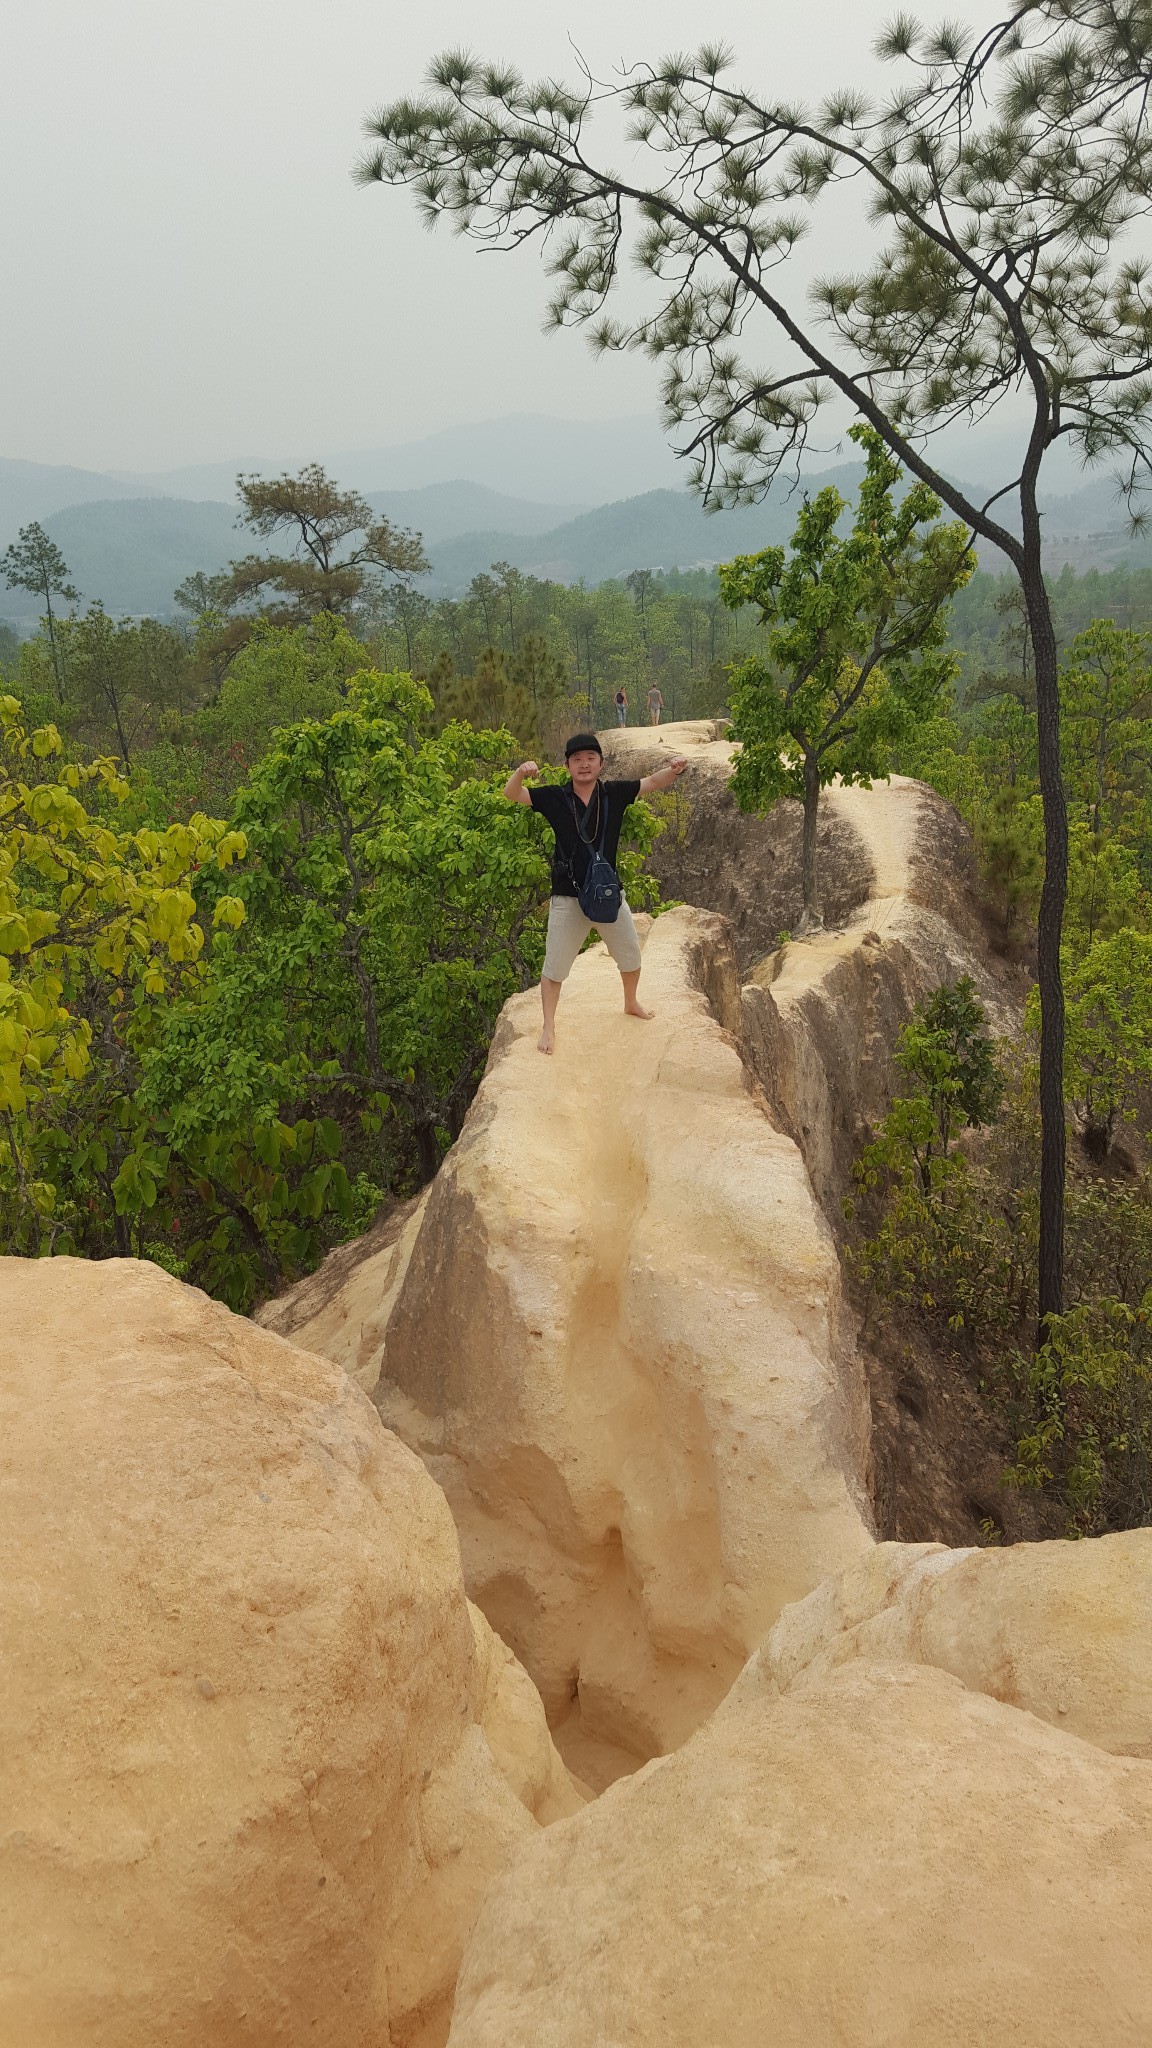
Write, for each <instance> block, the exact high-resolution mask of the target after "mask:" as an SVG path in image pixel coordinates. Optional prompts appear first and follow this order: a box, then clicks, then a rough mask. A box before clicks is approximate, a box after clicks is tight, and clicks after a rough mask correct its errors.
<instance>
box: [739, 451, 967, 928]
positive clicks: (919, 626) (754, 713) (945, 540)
mask: <svg viewBox="0 0 1152 2048" xmlns="http://www.w3.org/2000/svg"><path fill="white" fill-rule="evenodd" d="M851 432H852V435H853V438H854V439H855V440H857V441H859V442H860V443H861V445H862V446H863V448H864V449H865V451H866V454H867V458H868V468H867V473H866V475H865V478H864V481H863V483H862V484H861V486H860V498H859V503H858V506H857V510H856V518H855V520H854V522H853V525H852V530H851V532H850V533H848V534H846V535H844V536H841V535H840V534H839V533H838V532H837V527H838V524H839V521H840V517H841V514H842V513H843V512H844V510H845V502H844V499H843V498H842V497H841V496H840V493H839V491H837V490H833V489H831V488H829V489H826V490H823V491H821V492H820V493H819V495H818V496H817V497H816V498H814V499H813V500H812V502H811V503H810V504H805V506H804V507H803V510H802V511H801V513H800V517H799V519H798V520H797V522H796V531H795V533H794V535H793V537H792V542H791V547H790V550H789V552H788V553H786V552H785V550H784V549H783V548H766V549H765V550H764V552H763V553H762V554H758V555H741V556H738V557H737V559H736V560H735V561H734V562H728V563H726V564H725V565H724V566H723V567H722V568H721V570H720V588H721V591H722V593H723V596H724V601H725V603H726V604H728V605H731V606H732V607H733V608H734V609H735V608H736V607H737V606H739V605H743V604H752V605H755V606H756V607H757V609H758V610H759V613H760V616H761V619H762V620H763V622H764V624H765V625H766V626H767V628H768V651H769V656H770V661H769V662H768V663H765V662H764V661H762V660H761V659H760V658H759V656H756V655H754V656H753V657H752V659H751V660H750V661H747V662H745V663H744V665H743V667H742V668H740V669H739V670H738V671H737V674H736V686H735V691H734V694H733V698H732V709H733V713H734V718H735V725H734V734H733V736H734V737H735V738H736V739H739V740H741V741H742V742H743V745H742V748H741V751H740V754H739V756H738V757H737V761H736V769H735V773H734V775H733V779H732V786H733V789H734V791H735V794H736V799H737V801H738V803H739V804H740V806H741V808H742V809H743V810H749V811H765V810H768V809H769V808H770V806H771V805H772V804H773V803H775V801H776V799H777V798H778V797H781V796H792V797H799V798H800V800H801V802H802V803H803V805H804V844H803V860H802V867H803V878H804V916H803V922H802V924H801V927H800V929H801V931H808V930H811V929H813V928H814V927H815V926H817V925H819V924H820V922H821V918H820V910H819V904H818V900H817V877H816V827H817V822H818V816H819V804H820V791H821V789H822V788H824V787H825V786H826V784H827V783H829V782H831V781H832V780H833V778H834V777H835V776H839V777H840V779H841V781H843V782H846V783H853V782H862V783H864V784H865V785H866V786H870V785H871V783H872V782H873V780H874V779H876V778H878V777H882V776H885V775H887V773H888V765H889V760H890V757H891V750H892V748H893V746H894V745H896V744H897V742H898V741H899V740H900V739H901V737H902V736H903V735H904V734H905V733H906V732H907V731H908V729H909V726H910V724H911V722H912V721H913V720H914V719H915V718H917V717H921V718H924V717H928V716H930V715H931V709H932V706H933V705H934V704H935V702H936V700H937V698H938V696H939V694H940V690H941V687H942V685H943V684H944V683H945V682H946V681H947V680H948V678H949V676H950V674H951V672H952V669H953V667H954V662H953V660H952V657H951V656H950V655H948V654H947V653H945V652H944V651H943V650H944V640H945V634H946V625H947V604H948V599H949V598H950V597H952V596H953V594H954V593H955V592H956V591H957V590H958V589H960V587H961V586H962V585H963V584H965V583H966V582H967V581H968V578H969V577H970V576H971V574H972V571H973V569H974V568H975V566H976V562H975V557H974V555H973V554H972V551H971V549H970V548H969V546H968V529H967V527H966V526H965V525H964V523H963V521H961V520H953V521H951V522H949V523H948V524H947V525H942V524H935V525H933V524H930V522H932V521H934V520H935V519H936V517H937V514H938V513H939V510H940V500H939V499H938V498H937V497H936V496H935V495H934V494H933V492H931V491H930V490H929V489H928V487H927V485H926V484H915V485H914V486H913V488H912V489H911V490H910V491H909V492H908V493H907V494H906V496H905V497H904V499H903V501H902V503H901V504H900V505H898V506H897V505H895V504H894V503H893V498H892V493H893V489H894V487H895V485H896V484H897V483H898V482H899V480H900V476H901V470H900V465H899V463H897V462H894V461H893V460H892V457H891V456H890V455H889V453H888V451H887V449H886V448H885V446H884V443H883V441H882V440H881V439H880V436H879V434H877V433H876V432H875V431H874V429H873V428H871V427H853V428H852V429H851ZM924 526H927V528H928V530H927V532H921V531H920V529H921V528H922V527H924Z"/></svg>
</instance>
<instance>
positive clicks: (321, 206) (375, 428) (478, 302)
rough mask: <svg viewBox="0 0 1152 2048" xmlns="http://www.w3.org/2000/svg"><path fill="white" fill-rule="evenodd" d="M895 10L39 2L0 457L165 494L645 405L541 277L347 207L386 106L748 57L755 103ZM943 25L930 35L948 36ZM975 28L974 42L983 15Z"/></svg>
mask: <svg viewBox="0 0 1152 2048" xmlns="http://www.w3.org/2000/svg"><path fill="white" fill-rule="evenodd" d="M893 11H894V9H893V7H892V6H891V5H890V4H889V0H717V4H715V5H710V6H708V7H701V5H700V4H699V0H659V4H649V0H583V4H582V5H581V6H580V7H579V9H566V8H560V7H557V6H555V5H554V4H549V0H436V4H434V5H431V6H421V5H418V4H413V0H406V4H404V5H397V4H395V0H385V4H381V0H319V4H318V0H52V5H51V6H47V5H44V6H40V7H35V8H33V7H24V8H21V9H16V8H15V7H10V8H8V9H7V10H6V15H5V22H4V33H3V44H2V55H0V65H2V76H3V101H4V114H3V121H2V124H0V192H2V193H3V238H4V261H3V283H4V318H3V323H2V329H0V392H2V393H3V405H4V419H3V427H2V431H0V454H4V455H10V456H24V457H27V458H30V459H32V460H36V461H41V462H74V463H79V464H82V465H84V466H87V467H92V468H104V467H112V468H115V467H120V468H137V469H154V468H156V469H158V468H163V467H167V466H169V465H175V464H178V463H186V462H199V461H210V460H216V459H221V458H225V457H232V456H236V457H241V456H249V455H252V456H255V455H262V454H266V455H283V456H285V457H287V456H295V455H297V454H298V455H301V456H304V455H307V454H309V453H311V452H321V451H324V450H332V449H337V448H341V447H345V448H348V447H363V446H381V445H384V444H387V443H389V442H393V441H399V440H407V439H415V438H416V437H417V436H419V435H422V434H424V433H427V432H430V431H433V430H434V429H436V428H437V427H441V426H449V425H452V424H453V423H457V422H461V421H465V420H472V419H485V418H494V417H499V416H501V415H503V414H507V413H510V412H523V411H536V412H548V413H559V414H564V415H567V416H569V417H577V418H591V417H605V416H612V415H620V414H627V413H636V412H640V411H644V410H646V409H648V408H649V407H654V406H655V402H656V399H655V390H656V387H655V376H654V372H653V370H652V369H651V368H650V366H648V365H647V364H645V363H643V362H641V361H639V360H637V359H615V360H611V361H600V362H596V361H595V360H593V359H592V357H591V356H590V355H589V353H588V350H587V347H586V344H585V343H584V342H583V341H582V340H581V339H580V337H579V336H577V335H562V336H551V337H545V336H544V335H543V334H542V333H541V331H540V324H541V318H542V313H543V307H544V299H545V287H544V280H543V277H542V273H541V267H540V264H539V261H538V259H536V258H535V257H533V256H531V255H521V256H518V257H517V256H508V257H497V256H484V255H481V254H480V253H479V252H478V251H477V250H476V249H475V248H473V247H472V246H471V245H470V244H468V243H465V242H459V241H457V240H455V239H454V238H453V237H452V236H451V235H450V234H449V233H448V232H447V230H446V229H444V228H441V229H439V230H438V231H437V232H436V233H435V234H434V235H429V234H428V233H427V232H426V231H425V230H424V229H423V228H422V227H421V226H420V225H419V224H418V221H417V219H416V214H415V208H414V206H413V204H412V202H411V200H410V199H409V197H408V196H407V195H406V194H405V193H403V192H401V191H391V190H387V189H384V188H381V187H372V188H369V189H368V190H358V189H357V188H356V187H355V186H354V185H353V184H352V181H351V177H350V170H351V166H352V164H353V162H354V160H355V158H356V156H357V154H358V151H359V150H360V148H361V146H362V137H361V131H360V124H361V121H362V119H363V117H364V115H365V114H366V113H367V112H368V111H369V110H370V108H371V107H372V106H373V105H374V104H376V103H378V102H380V101H382V100H386V99H389V98H392V97H394V96H396V95H398V94H400V93H402V92H406V91H410V90H413V89H415V88H416V87H417V85H418V84H419V81H420V78H421V75H422V72H423V70H424V67H425V65H426V63H427V61H428V59H429V58H430V57H431V56H432V55H433V54H435V52H436V51H437V50H440V49H442V48H444V47H445V46H448V45H451V44H455V43H460V42H464V43H466V44H468V45H470V46H471V47H472V48H474V49H476V50H478V51H480V52H482V53H484V54H490V55H492V56H507V57H511V58H512V59H514V60H515V61H516V62H517V63H518V64H520V65H521V67H522V68H523V69H525V70H526V71H529V72H531V73H536V72H539V71H551V72H556V71H561V72H565V71H566V72H568V73H569V74H570V72H571V52H570V47H569V41H568V38H569V35H571V37H572V39H573V40H574V41H576V42H577V43H578V44H579V46H580V48H581V49H582V51H583V52H584V53H585V55H586V56H587V57H588V59H589V61H590V62H591V64H592V66H593V68H594V69H597V70H599V71H606V70H608V69H609V68H610V67H611V66H612V65H613V64H614V63H616V62H618V61H620V60H632V59H635V58H637V57H640V56H645V55H647V56H655V55H659V54H662V53H663V52H665V51H667V50H668V49H670V48H681V47H688V48H691V47H693V46H694V45H695V44H696V43H697V42H698V41H699V40H700V39H701V36H702V35H703V34H706V35H707V36H709V37H718V36H719V37H724V38H726V39H727V40H728V41H730V42H731V43H732V44H733V45H734V46H735V48H736V51H737V55H738V60H739V68H740V70H741V71H742V72H743V74H744V75H745V76H746V77H747V78H748V79H749V80H750V81H754V82H755V83H757V84H758V85H760V86H762V87H764V89H765V90H773V89H774V90H777V91H781V92H787V93H789V94H797V95H808V94H815V93H817V92H820V91H822V90H826V89H827V88H828V87H830V86H831V85H832V84H833V83H843V82H850V81H853V80H856V79H859V78H861V77H862V76H863V75H864V74H865V73H866V72H867V71H868V70H869V69H870V68H871V67H870V64H869V57H868V52H869V47H870V43H871V40H872V37H873V36H874V34H875V32H876V30H877V29H878V27H879V26H880V25H881V24H882V23H883V22H884V21H885V20H886V19H887V18H888V16H889V15H890V14H891V13H892V12H893ZM938 11H939V10H938V9H937V8H935V7H932V8H931V9H928V10H926V12H927V14H928V18H930V19H934V18H936V15H937V13H938ZM965 11H966V12H968V13H969V16H970V18H980V19H984V18H987V17H988V15H989V12H990V8H989V6H988V5H987V4H985V0H969V6H968V7H967V9H966V10H965Z"/></svg>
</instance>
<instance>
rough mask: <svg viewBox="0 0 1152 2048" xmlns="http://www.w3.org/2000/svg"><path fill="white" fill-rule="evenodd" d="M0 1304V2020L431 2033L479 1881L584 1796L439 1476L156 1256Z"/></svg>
mask: <svg viewBox="0 0 1152 2048" xmlns="http://www.w3.org/2000/svg"><path fill="white" fill-rule="evenodd" d="M0 1299H2V1301H3V1311H4V1338H3V1346H2V1362H0V1411H2V1412H0V1526H2V1531H3V1554H4V1560H5V1568H4V1572H3V1574H2V1575H0V1634H2V1637H3V1642H4V1656H3V1658H2V1659H0V1724H2V1726H3V1729H4V1741H3V1744H2V1745H0V1812H2V1814H3V1827H2V1830H0V1915H2V1920H3V1929H2V1937H0V1953H2V1955H3V1969H2V1970H0V2035H2V2037H3V2039H4V2040H5V2041H10V2042H12V2043H13V2044H15V2043H17V2042H18V2043H19V2044H20V2048H73V2044H74V2048H81V2044H83V2048H159V2044H161V2043H163V2044H164V2048H184V2044H187V2048H203V2044H204V2043H206V2042H211V2043H212V2044H213V2048H230V2044H232V2043H235V2044H237V2048H240V2044H241V2043H244V2044H250V2043H256V2042H259V2043H265V2042H269V2043H270V2042H273V2041H284V2042H289V2041H292V2042H295V2041H304V2040H307V2041H309V2042H315V2043H317V2044H330V2048H359V2044H363V2048H384V2044H394V2048H401V2044H402V2048H436V2044H438V2043H441V2042H442V2041H443V2040H444V2037H445V2034H446V2032H447V2027H448V2020H449V2016H450V2010H451V1999H452V1986H453V1981H454V1978H455V1974H456V1968H457V1963H458V1959H459V1954H460V1948H461V1944H462V1941H463V1939H464V1936H465V1934H466V1932H467V1929H468V1927H469V1925H470V1924H471V1921H472V1919H473V1917H474V1915H475V1912H476V1909H477V1907H478V1905H479V1902H480V1898H481V1897H482V1895H483V1892H484V1889H485V1888H486V1886H487V1884H488V1883H489V1882H490V1881H491V1879H492V1878H493V1877H494V1876H495V1875H496V1874H497V1873H498V1872H499V1871H500V1870H502V1869H503V1868H504V1867H505V1866H506V1864H507V1862H508V1859H509V1857H510V1855H511V1853H512V1851H513V1849H514V1847H515V1845H516V1844H517V1843H518V1842H519V1841H520V1840H522V1839H523V1838H524V1837H525V1836H527V1835H530V1834H534V1833H535V1832H536V1831H537V1820H536V1818H535V1817H534V1816H535V1815H539V1816H540V1818H541V1819H547V1818H553V1817H556V1816H557V1815H558V1814H559V1813H561V1812H571V1811H573V1810H575V1809H576V1808H578V1807H579V1805H580V1797H579V1795H578V1794H575V1793H574V1792H573V1791H572V1789H571V1787H570V1785H569V1784H568V1782H567V1779H566V1775H565V1774H564V1772H563V1770H562V1767H561V1766H560V1763H559V1759H558V1758H557V1757H556V1755H555V1751H554V1750H553V1749H552V1747H551V1744H550V1742H549V1740H548V1736H547V1731H546V1729H545V1727H544V1723H543V1714H542V1711H541V1709H540V1706H539V1702H538V1701H536V1702H535V1705H533V1701H532V1698H531V1697H530V1695H531V1688H530V1686H529V1684H528V1681H527V1679H526V1678H525V1676H524V1674H523V1672H519V1671H518V1670H517V1669H516V1667H515V1665H514V1663H513V1660H511V1658H510V1657H508V1656H507V1653H502V1652H501V1651H500V1648H499V1646H495V1645H493V1643H492V1641H491V1638H490V1636H489V1635H488V1632H487V1631H486V1629H484V1628H483V1626H482V1625H481V1626H480V1627H479V1629H476V1630H474V1626H473V1622H472V1619H471V1618H470V1615H469V1610H468V1606H467V1602H466V1600H465V1596H464V1588H463V1585H462V1582H461V1577H460V1563H459V1551H458V1546H457V1540H456V1534H455V1530H454V1528H453V1526H452V1521H451V1517H450V1515H449V1513H448V1509H447V1507H446V1505H445V1502H444V1500H443V1497H442V1495H441V1494H440V1493H439V1491H438V1489H437V1488H436V1487H435V1486H433V1485H432V1483H431V1481H430V1480H429V1479H428V1476H427V1474H426V1473H425V1471H424V1469H423V1467H422V1465H421V1464H420V1462H419V1460H418V1459H417V1458H415V1457H414V1456H413V1455H412V1454H411V1452H409V1451H407V1450H406V1449H405V1448H404V1446H403V1445H402V1444H400V1443H399V1442H398V1441H397V1440H396V1439H395V1438H394V1437H391V1436H389V1435H388V1433H387V1432H386V1431H385V1430H384V1429H382V1428H381V1426H380V1422H379V1419H378V1417H377V1416H376V1415H375V1414H374V1412H373V1410H372V1408H371V1406H370V1404H369V1403H368V1401H367V1400H366V1399H365V1398H364V1396H363V1395H362V1394H361V1393H359V1392H358V1391H357V1389H356V1388H355V1387H354V1386H353V1385H352V1384H351V1382H350V1380H349V1379H348V1378H347V1377H346V1376H345V1374H344V1373H343V1372H342V1371H340V1370H338V1369H337V1368H336V1367H334V1366H332V1365H330V1364H328V1363H327V1362H326V1361H324V1360H323V1359H320V1358H317V1357H313V1356H308V1355H306V1354H304V1353H302V1352H300V1351H297V1350H294V1349H293V1348H292V1347H291V1346H290V1345H288V1344H285V1343H284V1342H282V1341H281V1340H280V1339H279V1338H278V1337H275V1336H271V1335H269V1334H267V1333H266V1332H264V1331H262V1330H258V1329H255V1328H253V1326H252V1325H251V1324H250V1323H247V1322H245V1321H244V1320H243V1319H242V1318H240V1317H238V1316H233V1315H230V1314H229V1313H228V1311H227V1310H225V1309H223V1308H221V1307H219V1306H218V1305H216V1304H215V1303H212V1302H209V1301H208V1300H207V1299H206V1298H205V1297H204V1296H203V1295H201V1294H198V1293H197V1292H196V1291H195V1290H193V1289H191V1288H186V1287H182V1286H181V1285H180V1284H179V1283H178V1282H177V1281H175V1280H171V1279H169V1278H168V1277H167V1276H166V1275H165V1274H162V1273H160V1272H159V1271H157V1269H156V1268H155V1267H151V1266H145V1265H138V1264H136V1263H134V1262H132V1261H128V1260H113V1261H110V1262H108V1263H107V1264H88V1263H85V1262H82V1261H78V1260H70V1259H56V1260H52V1261H51V1262H46V1261H45V1262H41V1261H36V1260H29V1261H25V1260H19V1259H4V1260H2V1261H0ZM534 1717H535V1718H534ZM489 1735H490V1737H491V1740H489V1739H488V1738H489Z"/></svg>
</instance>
